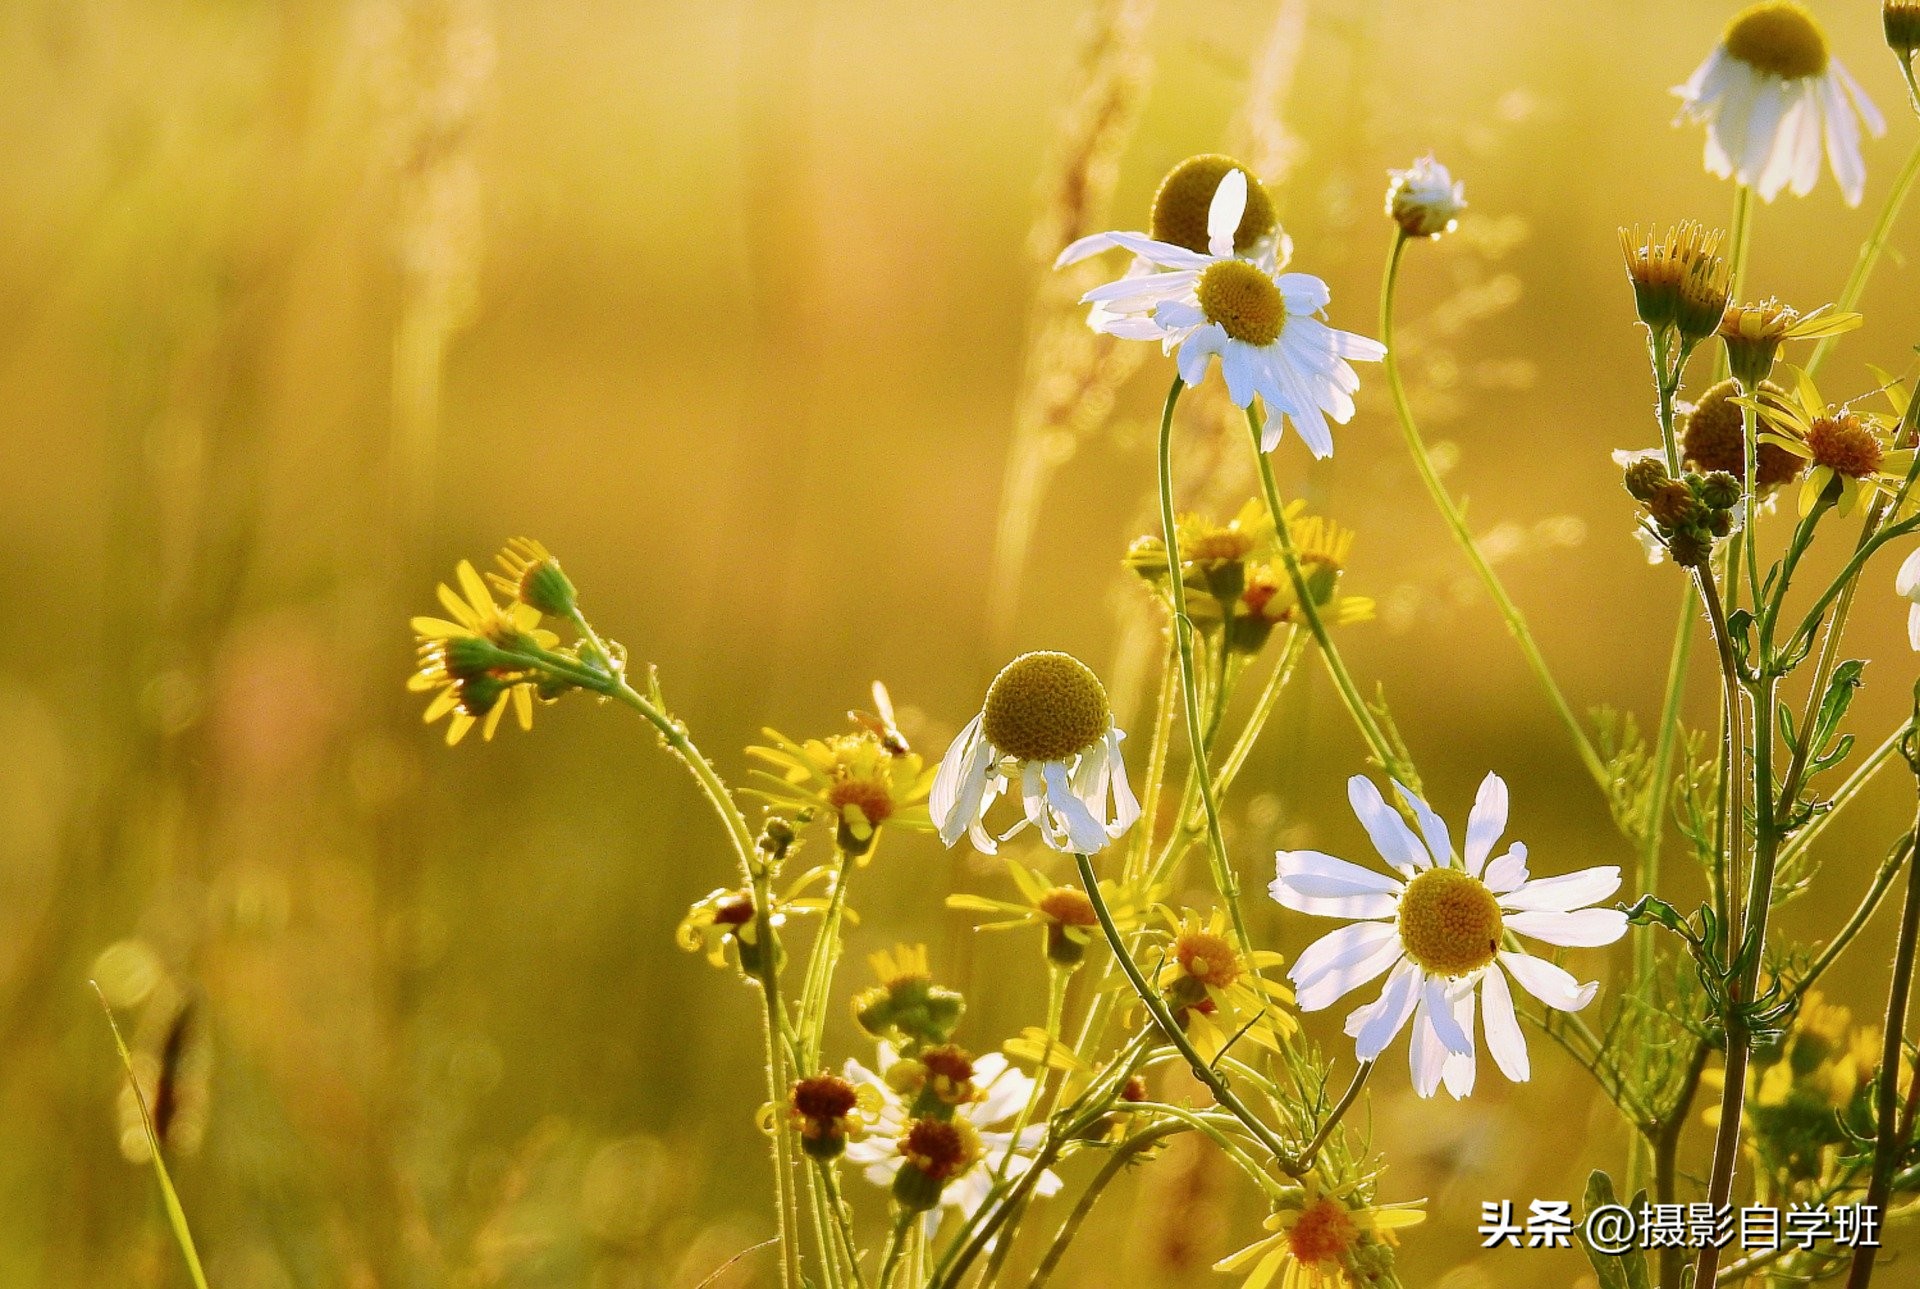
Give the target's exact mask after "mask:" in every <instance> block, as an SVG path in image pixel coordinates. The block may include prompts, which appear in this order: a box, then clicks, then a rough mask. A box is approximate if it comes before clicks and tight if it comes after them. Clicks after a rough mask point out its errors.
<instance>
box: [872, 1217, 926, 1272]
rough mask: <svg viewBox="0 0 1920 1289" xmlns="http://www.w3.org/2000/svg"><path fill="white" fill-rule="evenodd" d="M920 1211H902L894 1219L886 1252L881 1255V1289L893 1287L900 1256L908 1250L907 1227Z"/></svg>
mask: <svg viewBox="0 0 1920 1289" xmlns="http://www.w3.org/2000/svg"><path fill="white" fill-rule="evenodd" d="M919 1216H920V1215H919V1214H918V1213H902V1214H900V1215H899V1216H898V1217H896V1218H895V1219H894V1220H893V1233H892V1234H890V1235H889V1236H887V1248H886V1252H885V1253H883V1254H882V1255H881V1257H880V1289H892V1285H893V1277H894V1275H895V1273H896V1272H898V1271H899V1269H900V1256H901V1255H902V1254H903V1253H905V1252H906V1251H907V1228H908V1227H910V1226H912V1225H913V1223H914V1219H916V1218H917V1217H919Z"/></svg>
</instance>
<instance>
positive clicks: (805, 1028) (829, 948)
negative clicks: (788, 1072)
mask: <svg viewBox="0 0 1920 1289" xmlns="http://www.w3.org/2000/svg"><path fill="white" fill-rule="evenodd" d="M839 859H840V862H839V863H838V864H837V865H835V868H834V875H833V894H832V895H831V896H830V897H829V898H828V901H827V911H826V915H825V916H824V917H822V918H821V919H820V931H819V934H818V935H816V936H815V937H814V941H813V949H812V951H811V952H810V953H809V954H808V955H807V974H806V975H805V976H804V977H803V978H802V984H801V992H800V1058H799V1059H800V1068H801V1069H802V1070H803V1071H805V1070H811V1069H813V1068H814V1067H815V1066H816V1065H817V1064H818V1063H819V1061H820V1041H821V1035H822V1034H823V1033H824V1032H825V1030H826V1027H827V996H828V994H829V993H830V992H831V990H832V987H833V971H834V967H835V966H836V965H837V964H838V963H839V961H840V949H841V939H840V924H841V920H842V919H843V918H844V917H845V916H846V909H847V879H848V878H849V877H851V876H852V874H853V864H854V859H853V856H852V855H849V854H847V853H846V852H844V851H842V852H841V853H840V855H839Z"/></svg>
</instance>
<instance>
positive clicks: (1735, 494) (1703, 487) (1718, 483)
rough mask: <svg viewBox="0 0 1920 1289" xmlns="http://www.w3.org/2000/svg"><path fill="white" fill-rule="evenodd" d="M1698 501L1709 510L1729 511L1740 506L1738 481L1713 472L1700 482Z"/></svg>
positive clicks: (1723, 473) (1722, 473)
mask: <svg viewBox="0 0 1920 1289" xmlns="http://www.w3.org/2000/svg"><path fill="white" fill-rule="evenodd" d="M1700 500H1701V502H1702V504H1704V505H1705V506H1706V507H1707V508H1708V509H1709V510H1731V509H1732V508H1733V507H1735V506H1737V505H1739V504H1740V481H1739V480H1738V479H1736V478H1734V477H1733V476H1732V475H1730V474H1728V473H1727V472H1726V471H1725V470H1715V471H1713V472H1712V473H1711V474H1708V475H1706V476H1705V477H1704V478H1702V479H1701V480H1700Z"/></svg>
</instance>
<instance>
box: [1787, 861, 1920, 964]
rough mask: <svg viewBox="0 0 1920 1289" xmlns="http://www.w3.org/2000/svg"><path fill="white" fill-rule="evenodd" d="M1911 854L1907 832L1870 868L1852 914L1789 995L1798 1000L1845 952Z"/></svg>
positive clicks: (1878, 907)
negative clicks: (1870, 879) (1869, 879)
mask: <svg viewBox="0 0 1920 1289" xmlns="http://www.w3.org/2000/svg"><path fill="white" fill-rule="evenodd" d="M1912 858H1913V837H1912V836H1911V835H1908V836H1906V837H1903V838H1901V839H1900V844H1899V845H1897V846H1895V847H1894V848H1893V849H1892V850H1891V851H1889V852H1888V853H1887V857H1886V858H1885V859H1883V860H1881V861H1880V867H1879V868H1878V869H1877V870H1876V871H1875V872H1874V875H1873V881H1872V882H1870V883H1868V885H1867V893H1866V894H1865V895H1863V896H1862V897H1861V899H1860V903H1859V905H1858V906H1857V907H1856V908H1855V909H1854V910H1853V914H1852V916H1851V917H1849V918H1848V919H1847V921H1846V924H1845V925H1844V926H1842V927H1841V928H1840V929H1839V930H1838V931H1836V932H1834V935H1833V939H1831V940H1829V941H1827V946H1826V948H1824V949H1822V950H1820V956H1819V957H1817V958H1815V959H1814V960H1813V962H1812V963H1810V964H1809V965H1808V967H1807V970H1806V973H1805V974H1804V975H1802V976H1801V977H1800V979H1798V980H1796V981H1795V982H1794V984H1793V991H1792V993H1790V994H1789V995H1788V997H1789V998H1791V999H1793V1000H1794V1001H1795V1002H1798V1001H1799V999H1800V996H1801V995H1802V994H1804V993H1806V992H1807V990H1809V989H1811V988H1812V987H1813V982H1814V981H1816V980H1818V979H1820V977H1821V976H1823V975H1825V974H1826V970H1827V968H1828V967H1831V966H1832V965H1833V964H1834V960H1835V959H1837V958H1838V957H1839V956H1840V955H1841V954H1842V953H1844V952H1846V948H1847V946H1848V945H1849V944H1852V943H1853V939H1854V937H1855V936H1857V935H1859V934H1860V932H1861V931H1862V930H1863V929H1864V928H1865V927H1866V925H1867V923H1868V922H1870V921H1871V920H1872V919H1873V915H1874V914H1875V913H1877V912H1879V911H1880V902H1881V901H1882V900H1883V899H1885V898H1886V895H1887V888H1889V887H1890V886H1892V885H1893V879H1894V878H1896V877H1898V876H1899V875H1900V870H1901V868H1902V867H1904V866H1905V865H1906V863H1907V861H1908V860H1910V859H1912Z"/></svg>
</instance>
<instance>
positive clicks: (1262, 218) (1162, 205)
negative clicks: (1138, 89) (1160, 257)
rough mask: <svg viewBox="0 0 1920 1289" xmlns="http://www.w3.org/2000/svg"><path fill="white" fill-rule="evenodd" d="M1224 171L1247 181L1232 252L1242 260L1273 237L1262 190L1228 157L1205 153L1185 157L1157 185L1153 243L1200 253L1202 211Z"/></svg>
mask: <svg viewBox="0 0 1920 1289" xmlns="http://www.w3.org/2000/svg"><path fill="white" fill-rule="evenodd" d="M1229 170H1238V171H1240V172H1241V173H1243V174H1245V175H1246V177H1247V209H1246V213H1245V214H1243V215H1241V216H1240V227H1239V228H1238V229H1236V230H1234V234H1233V249H1234V251H1235V252H1236V253H1238V254H1241V255H1244V254H1246V253H1247V252H1249V251H1251V250H1253V249H1254V248H1255V247H1256V246H1258V245H1260V243H1262V242H1264V241H1266V240H1267V239H1268V238H1270V237H1272V236H1273V234H1274V233H1275V231H1276V230H1277V229H1278V228H1279V226H1280V225H1279V221H1278V220H1277V219H1276V218H1275V217H1274V212H1273V198H1271V197H1270V196H1268V195H1267V190H1266V188H1265V187H1263V186H1262V185H1261V183H1260V181H1259V180H1258V179H1256V178H1254V175H1253V172H1252V171H1251V170H1248V169H1247V168H1246V167H1245V166H1243V165H1241V164H1240V163H1239V162H1238V161H1235V160H1234V159H1233V158H1232V157H1223V156H1220V155H1218V154H1217V153H1209V154H1203V155H1201V156H1197V157H1188V158H1187V159H1186V160H1185V161H1182V162H1181V163H1180V164H1179V165H1177V166H1175V167H1174V168H1173V169H1172V170H1170V171H1168V172H1167V177H1166V178H1165V179H1162V180H1161V181H1160V190H1159V191H1158V192H1156V193H1154V194H1153V222H1152V223H1151V224H1150V225H1149V226H1148V229H1149V231H1150V232H1151V233H1152V234H1153V237H1154V240H1155V241H1161V242H1170V243H1172V244H1173V245H1175V246H1184V247H1186V248H1187V249H1188V250H1190V251H1194V252H1197V253H1200V254H1205V253H1206V250H1207V211H1208V208H1209V207H1211V206H1212V205H1213V193H1214V190H1215V189H1216V188H1218V187H1219V186H1220V181H1221V180H1222V179H1224V178H1226V177H1227V172H1228V171H1229Z"/></svg>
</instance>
